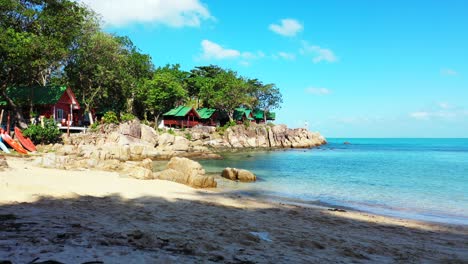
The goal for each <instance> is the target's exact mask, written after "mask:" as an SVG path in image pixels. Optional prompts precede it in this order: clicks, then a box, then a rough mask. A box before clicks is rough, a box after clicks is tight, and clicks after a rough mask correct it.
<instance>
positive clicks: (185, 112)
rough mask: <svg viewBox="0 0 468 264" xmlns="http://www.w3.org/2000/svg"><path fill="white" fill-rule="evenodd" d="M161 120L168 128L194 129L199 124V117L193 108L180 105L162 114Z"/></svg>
mask: <svg viewBox="0 0 468 264" xmlns="http://www.w3.org/2000/svg"><path fill="white" fill-rule="evenodd" d="M163 120H164V126H168V127H194V126H196V125H198V124H200V115H199V114H198V113H197V111H196V110H195V108H193V107H190V106H183V105H181V106H178V107H176V108H174V109H171V110H170V111H168V112H166V113H164V114H163Z"/></svg>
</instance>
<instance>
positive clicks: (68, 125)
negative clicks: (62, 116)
mask: <svg viewBox="0 0 468 264" xmlns="http://www.w3.org/2000/svg"><path fill="white" fill-rule="evenodd" d="M67 119H68V120H67V136H68V137H70V114H68V118H67Z"/></svg>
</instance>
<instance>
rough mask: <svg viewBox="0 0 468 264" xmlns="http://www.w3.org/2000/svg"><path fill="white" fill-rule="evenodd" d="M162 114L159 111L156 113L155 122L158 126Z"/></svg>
mask: <svg viewBox="0 0 468 264" xmlns="http://www.w3.org/2000/svg"><path fill="white" fill-rule="evenodd" d="M160 116H161V113H157V114H155V115H154V123H155V125H156V127H158V126H159V124H158V122H159V117H160Z"/></svg>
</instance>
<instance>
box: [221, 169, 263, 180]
mask: <svg viewBox="0 0 468 264" xmlns="http://www.w3.org/2000/svg"><path fill="white" fill-rule="evenodd" d="M221 176H222V177H223V178H226V179H229V180H233V181H241V182H253V181H256V180H257V177H256V176H255V174H253V173H252V172H250V171H248V170H243V169H236V168H229V167H228V168H225V169H224V170H223V172H222V173H221Z"/></svg>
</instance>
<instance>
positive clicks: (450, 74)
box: [440, 69, 458, 76]
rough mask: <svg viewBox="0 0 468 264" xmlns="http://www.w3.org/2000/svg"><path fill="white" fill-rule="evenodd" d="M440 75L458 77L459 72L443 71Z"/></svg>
mask: <svg viewBox="0 0 468 264" xmlns="http://www.w3.org/2000/svg"><path fill="white" fill-rule="evenodd" d="M440 74H442V75H444V76H456V75H458V72H457V71H455V70H453V69H441V70H440Z"/></svg>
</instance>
